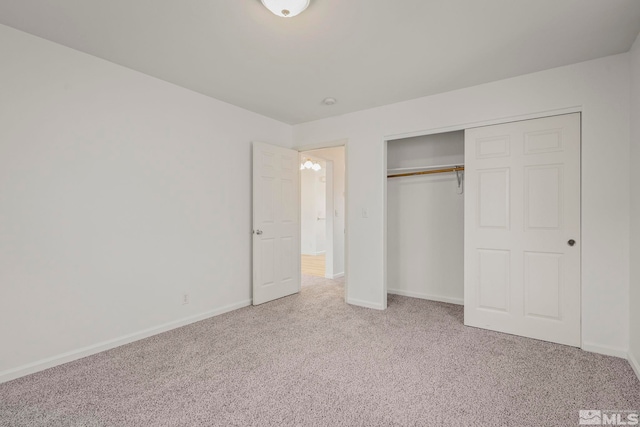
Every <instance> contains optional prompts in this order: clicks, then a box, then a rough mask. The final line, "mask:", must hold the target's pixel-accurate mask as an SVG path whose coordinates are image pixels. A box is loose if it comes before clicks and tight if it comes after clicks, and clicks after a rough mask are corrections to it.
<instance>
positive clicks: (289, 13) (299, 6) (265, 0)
mask: <svg viewBox="0 0 640 427" xmlns="http://www.w3.org/2000/svg"><path fill="white" fill-rule="evenodd" d="M260 1H262V4H263V5H264V7H266V8H267V9H269V10H270V11H271V12H272V13H273V14H274V15H278V16H280V17H282V18H293V17H294V16H296V15H299V14H300V13H302V12H303V11H304V10H305V9H306V8H307V7H309V1H310V0H260Z"/></svg>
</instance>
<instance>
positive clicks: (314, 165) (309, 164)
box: [300, 158, 322, 172]
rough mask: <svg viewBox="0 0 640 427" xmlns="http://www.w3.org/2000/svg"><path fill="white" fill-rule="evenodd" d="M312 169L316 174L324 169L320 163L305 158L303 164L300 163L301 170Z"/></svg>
mask: <svg viewBox="0 0 640 427" xmlns="http://www.w3.org/2000/svg"><path fill="white" fill-rule="evenodd" d="M305 169H312V170H314V171H316V172H318V171H319V170H321V169H322V166H320V163H318V162H315V161H311V160H310V159H307V158H304V159H302V163H300V170H305Z"/></svg>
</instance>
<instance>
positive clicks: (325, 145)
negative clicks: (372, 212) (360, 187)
mask: <svg viewBox="0 0 640 427" xmlns="http://www.w3.org/2000/svg"><path fill="white" fill-rule="evenodd" d="M336 147H344V165H345V174H344V302H347V294H348V292H347V289H348V286H349V226H348V223H349V203H348V202H347V201H348V200H349V174H348V173H347V171H348V170H349V140H348V139H346V138H345V139H338V140H335V141H329V142H318V143H315V144H309V145H304V146H302V147H294V148H293V149H294V150H298V152H299V153H302V152H304V151H313V150H321V149H323V148H336ZM385 175H386V171H385ZM385 191H386V188H385ZM298 216H300V197H298ZM325 271H326V270H325ZM385 286H386V283H385ZM385 289H386V288H385Z"/></svg>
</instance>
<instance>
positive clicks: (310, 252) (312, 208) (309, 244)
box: [300, 146, 346, 287]
mask: <svg viewBox="0 0 640 427" xmlns="http://www.w3.org/2000/svg"><path fill="white" fill-rule="evenodd" d="M345 166H346V164H345V147H344V146H339V147H331V148H322V149H316V150H308V151H301V152H300V245H301V259H300V265H301V268H300V271H301V274H302V278H301V286H302V287H305V286H317V285H339V286H342V287H344V284H345V226H346V223H345V216H346V215H345V209H346V203H345V178H346V175H345Z"/></svg>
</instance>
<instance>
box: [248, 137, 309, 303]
mask: <svg viewBox="0 0 640 427" xmlns="http://www.w3.org/2000/svg"><path fill="white" fill-rule="evenodd" d="M299 172H300V163H299V160H298V152H297V151H294V150H289V149H287V148H282V147H277V146H274V145H269V144H263V143H259V142H254V143H253V305H258V304H262V303H265V302H268V301H272V300H274V299H277V298H281V297H284V296H287V295H291V294H294V293H296V292H299V291H300V218H299V214H298V211H299V206H300V200H299V199H300V191H299V188H300V179H299V176H298V174H299Z"/></svg>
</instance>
